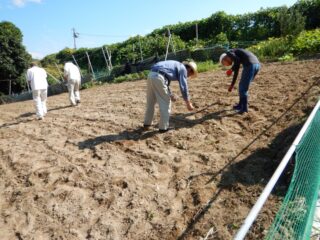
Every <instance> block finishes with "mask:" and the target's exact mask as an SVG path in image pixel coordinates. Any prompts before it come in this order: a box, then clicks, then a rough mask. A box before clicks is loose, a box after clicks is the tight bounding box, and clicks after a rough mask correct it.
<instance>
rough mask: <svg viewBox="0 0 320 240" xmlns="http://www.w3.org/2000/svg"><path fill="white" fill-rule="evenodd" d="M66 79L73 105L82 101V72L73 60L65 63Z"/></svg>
mask: <svg viewBox="0 0 320 240" xmlns="http://www.w3.org/2000/svg"><path fill="white" fill-rule="evenodd" d="M64 79H65V80H66V81H68V91H69V99H70V102H71V104H72V105H73V106H76V105H77V104H79V103H80V92H79V90H80V86H81V74H80V70H79V68H78V67H77V66H76V65H74V64H73V63H72V62H66V63H65V65H64Z"/></svg>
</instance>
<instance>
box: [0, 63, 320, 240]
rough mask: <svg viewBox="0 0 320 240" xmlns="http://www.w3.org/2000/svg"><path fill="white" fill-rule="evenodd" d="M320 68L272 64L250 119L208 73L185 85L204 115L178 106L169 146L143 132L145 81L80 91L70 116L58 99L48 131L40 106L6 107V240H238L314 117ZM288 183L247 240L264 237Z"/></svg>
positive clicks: (2, 138)
mask: <svg viewBox="0 0 320 240" xmlns="http://www.w3.org/2000/svg"><path fill="white" fill-rule="evenodd" d="M319 63H320V61H319V60H313V61H306V62H294V63H287V64H281V63H271V64H264V65H263V67H262V70H261V72H260V74H259V75H258V77H257V78H256V80H255V82H254V83H253V84H252V85H251V89H250V94H251V96H250V113H249V114H247V115H242V116H241V115H235V114H234V113H233V111H232V110H231V107H232V105H233V104H234V103H235V102H236V101H237V99H238V97H237V91H234V92H232V93H228V92H227V88H228V84H229V82H230V79H228V78H227V77H226V76H225V74H224V72H223V71H214V72H206V73H202V74H200V75H199V77H198V78H197V79H194V80H191V81H190V82H189V85H190V93H191V96H192V99H193V101H194V103H195V105H196V106H197V110H198V112H196V113H188V112H187V110H186V108H185V106H184V104H183V101H181V99H180V100H179V101H178V102H177V103H175V104H174V106H173V111H172V118H171V124H172V125H174V126H175V128H176V130H175V131H172V132H168V133H165V134H158V133H157V128H156V126H155V127H154V128H153V129H151V130H150V131H148V132H143V131H142V130H141V129H140V126H141V125H142V121H143V116H144V110H145V89H146V81H136V82H128V83H122V84H112V85H104V86H101V87H95V88H92V89H88V90H84V91H82V92H81V94H82V104H81V106H79V107H74V108H71V107H69V106H68V100H67V94H61V95H58V96H53V97H50V98H49V100H48V107H49V113H48V115H47V117H46V118H45V120H44V121H37V120H35V115H34V107H33V102H32V101H26V102H20V103H14V104H9V105H2V106H0V111H1V115H0V159H1V161H0V192H1V195H0V215H1V217H0V239H19V240H20V239H23V240H31V239H68V240H69V239H72V240H73V239H77V240H78V239H200V237H204V236H205V235H206V233H207V232H208V230H209V229H210V228H212V232H213V233H212V234H211V235H210V238H209V239H231V238H232V236H234V234H235V233H236V231H237V229H238V228H239V226H240V225H241V223H242V222H243V220H244V218H245V217H246V215H247V214H248V212H249V210H250V208H251V207H252V206H253V204H254V203H255V201H256V199H257V198H258V197H259V194H260V193H261V191H262V189H263V187H264V186H265V184H266V183H267V181H268V179H269V178H270V176H271V175H272V173H273V171H274V170H275V168H276V166H277V163H278V161H279V160H281V158H282V156H283V155H284V154H285V152H286V150H287V148H288V146H289V145H290V144H291V142H292V140H293V139H294V137H295V135H296V133H297V132H298V130H299V128H300V127H301V122H303V121H304V120H305V118H306V116H307V114H308V113H309V112H310V110H311V108H312V107H313V106H314V104H315V102H316V99H317V96H318V95H319V92H320V87H319ZM316 81H318V84H317V85H316V86H315V87H313V88H311V90H310V91H309V92H308V94H307V95H306V96H305V97H304V98H303V99H302V100H301V101H300V102H299V103H298V104H297V105H296V106H295V107H294V108H293V110H291V111H289V112H288V114H286V115H285V116H284V117H283V118H282V119H281V120H280V121H279V123H277V124H276V125H275V126H273V127H272V128H271V129H270V130H269V131H267V132H266V133H265V134H264V135H262V136H261V137H260V138H259V139H258V140H257V141H256V142H255V143H254V144H253V145H251V146H250V147H249V148H248V149H247V150H245V151H243V152H242V149H243V148H244V147H246V145H247V144H248V143H250V142H251V141H252V140H253V139H254V138H255V137H256V136H258V135H259V134H260V133H261V132H263V131H264V130H265V129H266V128H267V127H268V126H269V125H270V124H272V123H273V122H274V121H275V120H276V119H277V118H278V117H279V116H280V115H281V114H283V113H284V112H285V111H286V109H287V108H288V107H289V106H290V105H291V104H292V103H293V102H294V101H295V100H296V99H298V98H299V97H300V96H301V94H302V93H303V92H304V91H306V90H307V89H308V88H309V87H310V86H311V85H312V84H313V83H315V82H316ZM172 85H174V86H173V89H174V90H175V92H178V87H177V83H175V82H173V83H172ZM158 117H159V116H156V118H155V122H157V120H158ZM241 152H242V153H241ZM239 153H241V154H240V155H239V156H238V157H237V158H235V156H237V155H238V154H239ZM288 179H289V178H284V179H282V181H281V184H280V185H278V187H277V189H276V191H274V193H273V195H272V196H271V197H270V198H269V201H268V202H267V204H266V206H265V207H264V208H263V210H262V213H261V214H260V215H259V218H258V220H257V222H256V223H255V225H254V226H253V228H252V230H251V232H250V234H249V236H248V239H261V238H262V237H263V236H264V235H265V233H266V229H267V228H268V226H269V225H270V223H271V222H272V219H273V217H274V214H275V212H276V211H277V209H278V207H279V202H280V200H281V198H282V197H283V193H284V192H285V188H286V187H285V186H286V185H287V182H288V181H289V180H288Z"/></svg>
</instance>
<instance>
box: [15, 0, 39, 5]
mask: <svg viewBox="0 0 320 240" xmlns="http://www.w3.org/2000/svg"><path fill="white" fill-rule="evenodd" d="M11 2H12V4H13V5H14V6H16V7H23V6H25V5H26V4H27V3H28V2H33V3H41V2H42V0H11Z"/></svg>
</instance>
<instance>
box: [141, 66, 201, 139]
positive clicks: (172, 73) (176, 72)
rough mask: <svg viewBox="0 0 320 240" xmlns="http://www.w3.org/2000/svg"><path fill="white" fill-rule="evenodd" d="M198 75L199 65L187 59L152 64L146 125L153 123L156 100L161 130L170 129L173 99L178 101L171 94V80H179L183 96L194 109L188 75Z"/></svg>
mask: <svg viewBox="0 0 320 240" xmlns="http://www.w3.org/2000/svg"><path fill="white" fill-rule="evenodd" d="M196 76H197V65H196V63H194V62H188V61H185V62H183V63H180V62H177V61H173V60H169V61H161V62H158V63H156V64H155V65H153V66H152V68H151V72H150V74H149V76H148V83H147V110H146V114H145V119H144V127H145V128H148V127H150V126H151V124H152V120H153V115H154V107H155V104H156V102H158V104H159V108H160V122H159V132H161V133H163V132H166V131H168V130H169V118H170V111H171V101H176V97H175V96H174V95H172V94H171V91H170V83H171V81H178V82H179V86H180V91H181V94H182V97H183V99H184V101H185V103H186V106H187V108H188V110H189V111H192V110H193V109H194V107H193V105H192V103H191V101H190V96H189V90H188V81H187V78H188V77H191V78H193V77H196Z"/></svg>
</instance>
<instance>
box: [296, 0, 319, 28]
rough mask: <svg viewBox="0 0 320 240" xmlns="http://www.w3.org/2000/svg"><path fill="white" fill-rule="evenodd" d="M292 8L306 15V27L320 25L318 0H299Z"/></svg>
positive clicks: (317, 26)
mask: <svg viewBox="0 0 320 240" xmlns="http://www.w3.org/2000/svg"><path fill="white" fill-rule="evenodd" d="M293 8H295V9H298V10H299V11H300V12H301V13H302V15H303V16H304V17H306V29H307V30H310V29H316V28H319V27H320V14H319V12H320V0H299V1H298V2H297V3H296V4H295V5H293Z"/></svg>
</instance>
